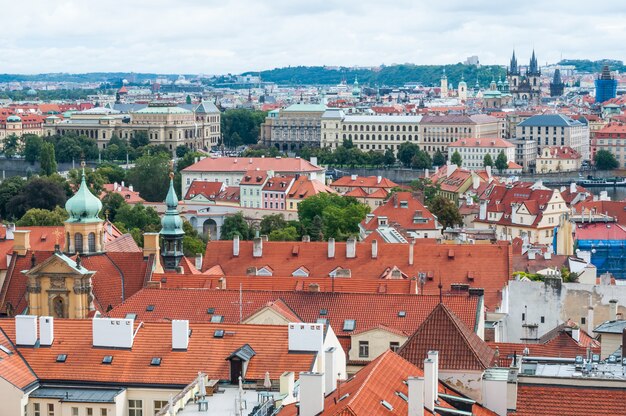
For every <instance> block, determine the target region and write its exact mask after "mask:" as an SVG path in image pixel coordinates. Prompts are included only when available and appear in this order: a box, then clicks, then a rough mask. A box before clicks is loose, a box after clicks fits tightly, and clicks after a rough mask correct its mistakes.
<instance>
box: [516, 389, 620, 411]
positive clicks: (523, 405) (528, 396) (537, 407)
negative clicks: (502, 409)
mask: <svg viewBox="0 0 626 416" xmlns="http://www.w3.org/2000/svg"><path fill="white" fill-rule="evenodd" d="M624 403H626V389H623V388H616V389H611V388H603V387H578V386H564V385H545V384H519V385H518V387H517V408H516V410H515V411H510V412H509V415H511V416H536V415H542V416H564V415H589V416H592V415H594V416H595V415H597V416H604V415H617V414H624V413H623V412H622V411H623V410H624ZM619 409H622V411H620V410H619Z"/></svg>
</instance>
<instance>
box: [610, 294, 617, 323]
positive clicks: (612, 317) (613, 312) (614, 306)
mask: <svg viewBox="0 0 626 416" xmlns="http://www.w3.org/2000/svg"><path fill="white" fill-rule="evenodd" d="M616 319H617V299H611V300H610V301H609V321H615V320H616Z"/></svg>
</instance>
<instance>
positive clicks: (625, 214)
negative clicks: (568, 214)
mask: <svg viewBox="0 0 626 416" xmlns="http://www.w3.org/2000/svg"><path fill="white" fill-rule="evenodd" d="M574 209H575V210H576V212H578V213H580V212H582V211H583V209H584V212H585V213H588V212H589V210H591V211H592V212H595V213H598V214H607V215H610V216H611V217H613V218H615V219H616V220H617V222H618V223H619V224H621V225H626V201H585V202H581V203H578V204H576V205H575V206H574Z"/></svg>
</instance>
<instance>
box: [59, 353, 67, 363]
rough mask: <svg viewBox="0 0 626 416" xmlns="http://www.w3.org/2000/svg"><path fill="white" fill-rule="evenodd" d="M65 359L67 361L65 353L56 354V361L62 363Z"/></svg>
mask: <svg viewBox="0 0 626 416" xmlns="http://www.w3.org/2000/svg"><path fill="white" fill-rule="evenodd" d="M65 361H67V354H59V355H57V363H64V362H65Z"/></svg>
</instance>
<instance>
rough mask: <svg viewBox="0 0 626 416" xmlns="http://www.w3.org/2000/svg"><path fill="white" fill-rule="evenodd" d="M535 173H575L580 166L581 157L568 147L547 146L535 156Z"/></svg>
mask: <svg viewBox="0 0 626 416" xmlns="http://www.w3.org/2000/svg"><path fill="white" fill-rule="evenodd" d="M536 164H537V173H554V172H576V171H578V170H580V167H581V165H582V156H581V154H580V153H578V152H577V151H576V150H574V149H572V148H571V147H569V146H547V147H544V148H543V149H541V154H540V155H538V156H537V159H536Z"/></svg>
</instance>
